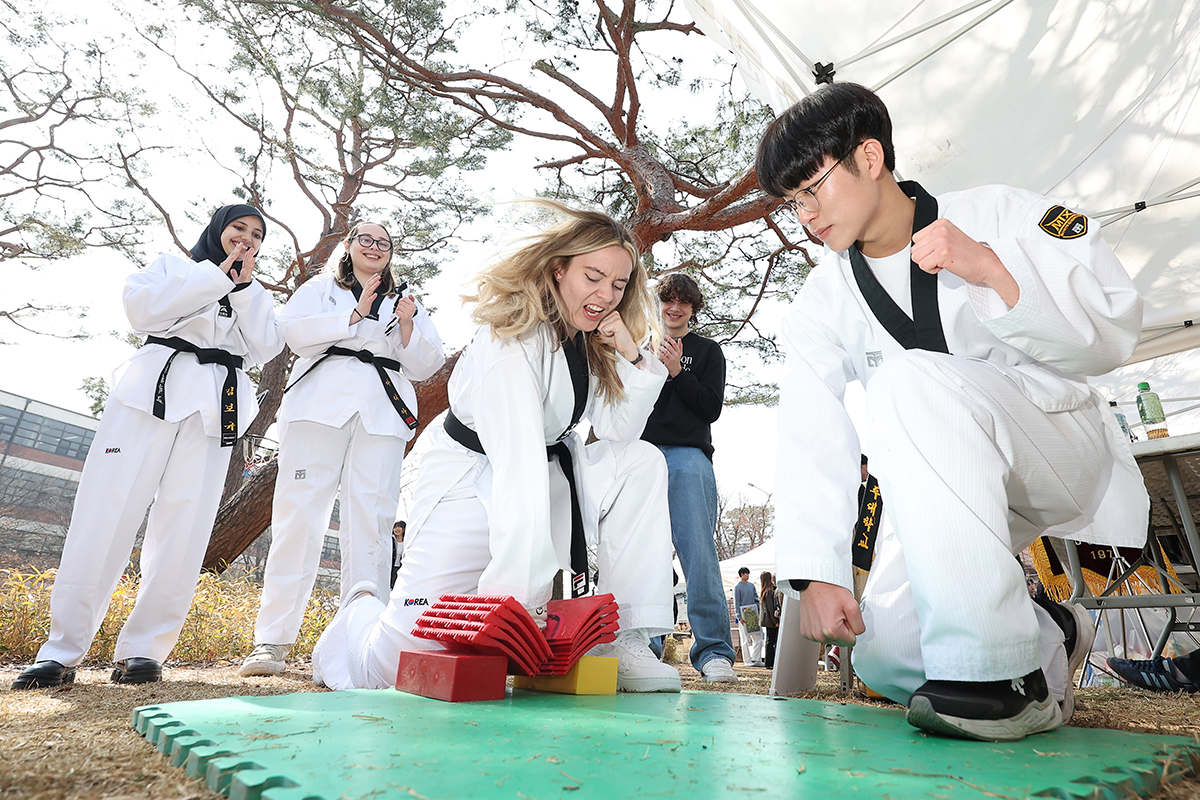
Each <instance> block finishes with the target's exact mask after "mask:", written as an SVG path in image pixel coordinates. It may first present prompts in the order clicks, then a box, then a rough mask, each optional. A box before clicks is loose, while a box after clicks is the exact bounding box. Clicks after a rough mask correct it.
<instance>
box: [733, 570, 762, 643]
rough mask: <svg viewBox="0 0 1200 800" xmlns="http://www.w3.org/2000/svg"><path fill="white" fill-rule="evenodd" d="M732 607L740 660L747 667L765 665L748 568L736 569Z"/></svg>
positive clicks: (760, 632) (760, 630)
mask: <svg viewBox="0 0 1200 800" xmlns="http://www.w3.org/2000/svg"><path fill="white" fill-rule="evenodd" d="M733 607H734V611H735V613H736V615H737V621H738V634H739V637H740V639H741V642H742V662H743V663H744V664H745V665H746V666H748V667H762V666H766V662H765V661H763V632H762V624H761V623H760V622H759V606H758V593H757V592H756V591H754V584H752V583H751V582H750V570H749V569H748V568H746V567H742V568H741V569H739V570H738V582H737V583H735V584H734V585H733Z"/></svg>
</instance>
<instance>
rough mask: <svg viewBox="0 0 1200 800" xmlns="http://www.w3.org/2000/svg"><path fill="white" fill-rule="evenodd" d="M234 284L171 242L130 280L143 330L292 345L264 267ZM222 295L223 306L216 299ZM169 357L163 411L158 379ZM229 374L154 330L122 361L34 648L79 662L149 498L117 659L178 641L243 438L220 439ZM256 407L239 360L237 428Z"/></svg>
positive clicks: (258, 347)
mask: <svg viewBox="0 0 1200 800" xmlns="http://www.w3.org/2000/svg"><path fill="white" fill-rule="evenodd" d="M233 289H234V286H233V284H232V283H231V282H230V279H229V277H228V276H227V275H225V273H223V272H222V271H221V269H220V268H219V267H217V266H216V265H215V264H213V263H211V262H209V261H200V262H194V261H191V260H189V259H186V258H181V257H180V256H176V255H172V254H167V253H165V254H163V255H161V256H159V257H158V258H157V259H156V260H155V261H154V263H153V264H151V265H150V266H149V267H148V268H147V269H146V270H144V271H142V272H136V273H134V274H133V275H130V276H129V278H128V279H127V280H126V281H125V292H124V303H125V314H126V316H128V317H129V322H130V324H131V325H132V326H133V329H134V330H135V331H137V332H138V333H140V334H145V335H149V336H154V337H160V338H163V339H169V338H178V339H182V340H184V341H185V342H187V343H190V344H191V345H194V346H196V347H199V348H205V349H208V348H217V349H220V350H224V351H225V352H227V353H229V354H232V355H233V356H239V357H241V358H242V359H244V361H245V363H244V364H243V366H244V367H248V366H251V365H252V364H262V363H265V362H267V361H269V360H270V359H271V358H273V357H274V356H275V355H277V354H278V353H279V352H280V351H281V350H282V349H283V340H282V339H280V337H279V332H278V327H277V324H276V319H275V311H274V308H273V305H272V302H271V297H270V295H269V294H268V293H267V291H266V290H265V289H263V287H262V285H261V284H260V283H258V281H251V282H250V283H249V284H245V288H244V289H238V290H236V291H231V290H233ZM225 297H228V303H229V305H228V308H226V307H225V306H224V304H222V303H221V302H219V301H220V300H221V299H222V298H225ZM168 360H170V367H169V369H168V370H167V372H166V380H165V382H163V383H162V387H161V388H162V389H163V395H162V396H161V397H160V398H159V399H160V401H165V404H161V410H162V411H163V412H164V413H163V415H162V417H161V418H159V417H157V416H155V405H156V403H155V395H156V385H157V384H158V383H159V382H160V380H161V376H162V375H163V373H164V367H166V366H167V363H168ZM227 378H228V370H227V368H226V367H225V366H223V365H221V364H215V363H207V364H202V363H200V361H199V359H198V357H197V356H196V355H193V354H192V353H189V352H180V351H178V350H175V349H172V348H171V347H168V346H164V345H160V344H149V343H148V344H146V345H145V346H143V347H142V348H141V349H139V350H138V351H137V353H135V354H134V355H133V357H132V358H130V359H129V361H127V362H126V363H125V364H124V365H123V366H122V367H121V368H120V369H118V370H117V372H116V373H114V376H113V390H112V392H111V394H109V397H108V402H107V404H106V405H105V407H104V415H103V416H102V417H101V419H100V427H99V429H98V430H97V431H96V436H95V438H94V439H93V441H92V446H91V449H90V450H89V451H88V456H87V460H86V461H85V462H84V467H83V474H82V476H81V477H80V481H79V491H78V493H77V494H76V496H75V510H74V513H73V514H72V515H71V527H70V530H69V531H68V532H67V539H66V542H65V544H64V545H63V555H62V562H61V564H60V565H59V568H58V573H57V575H56V576H55V580H54V590H53V592H52V594H51V597H50V639H49V641H47V642H46V644H44V645H42V648H41V649H40V650H39V651H38V660H39V661H42V660H47V659H50V660H54V661H57V662H59V663H60V664H64V665H67V666H74V665H75V664H78V663H79V662H80V661H81V660H82V659H83V657H84V655H85V654H86V653H87V651H88V648H89V647H90V645H91V641H92V637H93V636H95V635H96V631H97V630H99V628H100V623H101V622H102V621H103V619H104V614H105V612H106V610H107V609H108V604H109V598H110V597H111V596H112V593H113V590H114V589H115V588H116V586H117V581H118V580H119V579H120V577H121V573H122V572H123V571H124V569H125V567H126V565H128V563H129V554H130V552H131V551H132V549H133V542H134V537H135V536H136V535H137V531H138V528H139V526H140V525H141V524H142V519H143V518H144V517H145V514H146V508H147V506H149V505H150V503H151V501H153V502H154V506H153V508H152V509H151V510H150V520H149V524H148V525H147V527H146V537H145V540H144V542H143V544H142V555H141V574H142V576H141V585H140V586H139V588H138V596H137V601H136V603H135V604H134V608H133V611H132V612H131V613H130V615H129V619H128V620H127V621H126V622H125V626H124V627H123V628H122V629H121V635H120V637H119V638H118V639H117V645H116V651H115V654H114V660H117V661H120V660H122V659H125V658H152V659H154V660H155V661H159V662H162V661H164V660H165V659H166V657H167V655H168V654H169V653H170V652H171V648H172V647H174V646H175V641H176V640H177V639H178V638H179V631H180V629H181V628H182V627H183V621H184V619H185V617H186V616H187V612H188V608H189V607H190V605H191V602H192V596H193V595H194V594H195V590H196V578H197V576H198V575H199V574H200V565H201V563H202V561H203V559H204V552H205V550H206V549H207V546H208V540H209V536H210V535H211V534H212V526H213V519H214V518H215V517H216V514H217V504H218V503H219V502H220V499H221V489H222V487H223V485H224V483H225V473H226V470H227V469H228V467H229V457H230V454H231V453H232V452H233V449H234V448H233V447H230V446H226V447H222V446H221V406H222V404H226V405H227V404H228V402H229V398H227V397H222V393H223V391H222V390H223V387H224V386H225V384H226V381H227ZM257 413H258V402H257V400H256V398H255V390H254V385H253V384H252V383H251V382H250V380H249V378H247V377H246V373H245V372H244V370H243V369H237V371H236V417H237V429H236V433H240V432H242V431H244V430H245V429H246V427H247V426H249V424H250V423H251V421H253V419H254V417H255V415H256V414H257ZM232 433H234V432H227V434H232Z"/></svg>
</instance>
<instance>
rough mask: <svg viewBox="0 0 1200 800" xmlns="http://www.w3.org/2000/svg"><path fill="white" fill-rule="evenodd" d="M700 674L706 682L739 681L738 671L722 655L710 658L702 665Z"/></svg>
mask: <svg viewBox="0 0 1200 800" xmlns="http://www.w3.org/2000/svg"><path fill="white" fill-rule="evenodd" d="M700 676H701V678H702V679H703V680H704V682H705V683H737V682H738V676H737V673H736V672H734V671H733V664H730V663H729V662H728V661H727V660H725V659H724V658H721V657H720V656H718V657H716V658H710V659H709V660H708V661H705V662H704V664H703V666H701V667H700Z"/></svg>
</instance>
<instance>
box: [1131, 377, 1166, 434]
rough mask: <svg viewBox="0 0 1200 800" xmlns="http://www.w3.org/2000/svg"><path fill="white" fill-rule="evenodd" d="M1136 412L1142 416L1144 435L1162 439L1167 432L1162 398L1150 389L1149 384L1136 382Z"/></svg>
mask: <svg viewBox="0 0 1200 800" xmlns="http://www.w3.org/2000/svg"><path fill="white" fill-rule="evenodd" d="M1137 407H1138V413H1139V414H1140V415H1141V416H1142V424H1143V425H1145V426H1146V436H1148V437H1149V438H1151V439H1162V438H1164V437H1166V436H1168V435H1169V434H1168V433H1167V415H1166V414H1165V413H1163V407H1162V400H1159V399H1158V395H1157V394H1155V393H1154V392H1152V391H1150V384H1148V383H1139V384H1138V396H1137Z"/></svg>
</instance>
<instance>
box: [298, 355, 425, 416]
mask: <svg viewBox="0 0 1200 800" xmlns="http://www.w3.org/2000/svg"><path fill="white" fill-rule="evenodd" d="M330 356H349V357H350V358H357V359H358V360H359V361H361V362H363V363H364V364H371V365H372V366H374V367H375V371H376V372H378V373H379V380H380V382H382V383H383V390H384V391H385V392H387V396H388V400H390V401H391V403H392V408H394V409H396V413H397V414H399V415H400V419H402V420H404V424H405V425H407V426H408V429H409V430H412V431H415V430H416V429H417V418H416V416H415V415H414V414H413V413H412V412H411V411H409V410H408V406H406V405H404V401H403V400H401V399H400V392H398V391H396V385H395V384H394V383H392V379H391V378H389V377H388V374H387V373H386V372H384V369H385V368H386V369H391V370H395V371H396V372H399V371H400V362H399V361H396V360H395V359H392V358H384V357H383V356H377V355H375V354H374V353H372V352H371V351H370V350H351V349H349V348H346V347H331V348H329V349H328V350H326V351H325V354H324V355H323V356H321V357H320V358H318V359H317V361H316V363H314V364H313V365H312V366H311V367H309V368H308V369H306V370H305V371H304V374H303V375H301V376H300V377H299V378H296V380H294V381H292V382H291V384H290V385H289V386H288V387H287V388H286V389H284V390H283V392H284V394H287V392H288V390H290V389H291V388H292V387H293V386H295V385H296V384H297V383H299V382H300V381H302V380H304V378H305V376H307V375H308V373H310V372H312V371H313V370H314V369H316V368H317V367H318V366H319V365H320V364H321V362H322V361H324V360H325V359H327V358H329V357H330Z"/></svg>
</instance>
